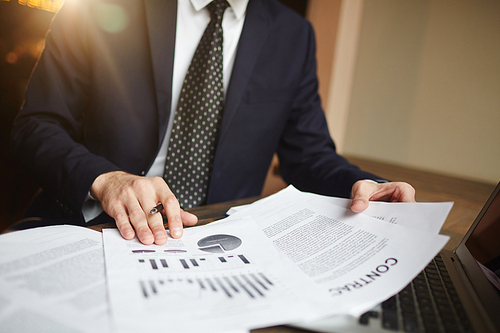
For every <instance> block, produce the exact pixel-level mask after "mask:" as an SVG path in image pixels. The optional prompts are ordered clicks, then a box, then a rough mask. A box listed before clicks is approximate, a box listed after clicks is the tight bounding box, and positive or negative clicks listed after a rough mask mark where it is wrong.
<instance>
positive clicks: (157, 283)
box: [139, 272, 275, 300]
mask: <svg viewBox="0 0 500 333" xmlns="http://www.w3.org/2000/svg"><path fill="white" fill-rule="evenodd" d="M274 286H275V284H274V283H273V281H272V279H271V278H269V277H268V276H266V275H265V274H264V273H262V272H238V273H234V272H233V273H231V274H199V275H198V274H192V275H186V276H175V277H160V278H155V279H149V280H145V279H141V280H140V281H139V287H140V289H141V293H142V295H143V297H144V298H145V299H148V298H155V297H156V298H158V297H169V298H173V297H175V296H177V297H183V298H190V299H198V300H202V299H205V298H209V299H213V298H214V297H218V298H224V299H227V300H231V299H241V298H244V299H249V300H257V299H262V298H265V297H266V296H268V294H269V293H270V292H272V290H273V287H274Z"/></svg>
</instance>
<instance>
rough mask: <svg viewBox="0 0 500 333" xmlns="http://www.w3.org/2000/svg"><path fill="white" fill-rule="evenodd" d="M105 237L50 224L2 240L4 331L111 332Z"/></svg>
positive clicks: (0, 323) (0, 322)
mask: <svg viewBox="0 0 500 333" xmlns="http://www.w3.org/2000/svg"><path fill="white" fill-rule="evenodd" d="M108 318H109V316H108V305H107V299H106V283H105V274H104V257H103V251H102V237H101V233H99V232H97V231H93V230H90V229H87V228H82V227H76V226H69V225H63V226H50V227H43V228H35V229H29V230H24V231H16V232H11V233H8V234H4V235H1V236H0V331H1V332H110V327H109V320H108Z"/></svg>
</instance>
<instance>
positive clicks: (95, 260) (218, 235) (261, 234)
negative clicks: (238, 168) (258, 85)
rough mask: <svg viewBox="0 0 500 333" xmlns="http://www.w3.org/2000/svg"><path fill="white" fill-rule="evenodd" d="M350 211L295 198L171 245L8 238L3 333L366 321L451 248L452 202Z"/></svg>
mask: <svg viewBox="0 0 500 333" xmlns="http://www.w3.org/2000/svg"><path fill="white" fill-rule="evenodd" d="M349 205H350V201H349V200H345V199H338V198H331V197H324V196H318V195H314V194H310V193H303V192H300V191H298V190H296V189H295V188H293V187H289V188H287V189H285V190H283V191H281V192H279V193H277V194H275V195H273V196H270V197H267V198H265V199H262V200H259V201H257V202H255V203H254V204H251V205H248V206H241V207H234V208H233V209H231V210H230V211H229V212H228V214H230V216H229V217H228V218H226V219H224V220H221V221H218V222H214V223H211V224H209V225H206V226H200V227H193V228H188V229H186V230H185V231H184V236H183V237H182V239H180V240H175V239H172V238H169V239H168V241H167V243H166V244H165V245H162V246H158V245H149V246H145V245H143V244H141V243H139V242H138V241H137V240H135V239H134V240H130V241H127V240H124V239H123V238H122V237H121V236H120V235H119V233H118V231H117V230H116V229H107V230H104V231H103V234H102V238H101V235H100V234H99V233H97V232H94V231H91V230H88V229H85V228H80V227H73V226H54V227H46V228H38V229H32V230H26V231H21V232H14V233H10V234H6V235H2V236H1V237H0V327H1V328H2V329H1V331H2V332H14V331H16V332H18V331H30V332H42V331H47V328H50V329H49V331H54V332H57V331H59V332H137V331H146V330H162V331H169V332H199V331H203V332H242V331H248V330H249V329H252V328H257V327H263V326H270V325H279V324H286V323H296V322H304V321H310V320H317V319H318V318H323V317H326V316H332V315H339V314H351V315H359V314H361V313H363V312H365V311H366V310H368V309H370V308H371V307H373V306H374V305H376V304H377V303H379V302H381V301H383V300H385V299H387V298H388V297H390V296H392V295H393V294H395V293H397V292H399V291H400V290H401V289H402V288H404V287H405V286H406V284H408V282H409V281H410V280H412V279H413V278H414V277H415V276H416V275H417V274H418V273H419V272H420V271H421V270H422V269H423V268H424V267H425V266H426V264H427V263H428V262H429V261H430V260H431V259H432V258H433V257H434V256H435V255H436V254H437V253H438V252H439V250H440V249H441V248H442V247H443V246H444V245H445V243H446V241H447V239H448V238H447V237H446V236H442V235H438V234H437V233H438V231H439V230H440V228H441V226H442V224H443V223H444V220H445V219H446V216H447V214H448V212H449V210H450V209H451V203H418V204H411V203H409V204H405V203H399V204H396V203H390V204H387V203H375V202H372V203H370V207H369V208H368V209H367V210H366V211H365V212H364V213H361V214H354V213H352V212H351V211H350V210H349ZM103 249H104V257H105V260H104V261H103ZM104 267H105V270H106V277H105V276H104ZM105 282H106V285H107V295H108V298H107V299H106V288H105ZM108 304H109V310H108ZM108 311H109V312H108Z"/></svg>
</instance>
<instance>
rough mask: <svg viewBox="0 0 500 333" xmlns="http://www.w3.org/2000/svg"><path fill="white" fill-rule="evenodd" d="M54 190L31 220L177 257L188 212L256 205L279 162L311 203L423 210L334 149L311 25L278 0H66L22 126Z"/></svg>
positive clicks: (32, 160)
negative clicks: (155, 247)
mask: <svg viewBox="0 0 500 333" xmlns="http://www.w3.org/2000/svg"><path fill="white" fill-rule="evenodd" d="M13 147H14V152H15V154H16V156H17V159H18V160H19V162H20V164H21V165H22V166H23V167H24V168H25V169H26V170H27V171H28V172H29V173H30V174H31V175H32V176H33V178H34V179H35V180H36V181H38V183H39V184H40V186H41V187H42V188H43V193H42V194H41V195H40V196H38V197H37V198H36V199H35V202H34V203H33V205H32V207H31V208H30V209H29V210H28V213H27V214H28V215H31V216H40V217H42V218H45V219H48V220H53V221H64V222H65V223H68V222H69V223H73V224H78V225H91V224H97V223H103V222H109V221H112V220H114V221H115V222H116V225H117V227H118V229H119V230H120V233H121V234H122V236H123V237H124V238H126V239H131V238H133V237H134V236H135V235H137V237H138V239H139V240H140V241H141V242H143V243H144V244H152V243H156V244H164V243H165V242H166V240H167V234H166V231H165V229H164V227H163V219H162V217H161V214H158V213H154V211H153V212H152V211H151V210H152V209H153V207H155V206H157V205H158V204H162V205H163V207H164V209H163V210H162V212H161V213H162V214H164V215H166V217H167V219H168V228H169V230H170V233H171V235H172V237H174V238H178V237H181V235H182V228H183V225H184V226H189V225H194V224H196V222H197V218H196V217H195V216H194V215H192V214H189V213H187V212H185V211H184V210H183V209H182V208H189V207H193V206H198V205H203V204H210V203H215V202H221V201H226V200H232V199H238V198H244V197H248V196H254V195H258V194H259V193H260V192H261V190H262V186H263V183H264V180H265V177H266V173H267V169H268V167H269V164H270V161H271V158H272V156H273V154H274V153H275V152H277V154H278V157H279V161H280V171H281V174H282V176H283V179H284V180H285V181H286V182H287V183H290V184H293V185H294V186H296V187H297V188H298V189H300V190H304V191H311V192H315V193H320V194H326V195H334V196H341V197H352V198H353V205H352V210H353V211H355V212H359V211H362V210H363V209H365V208H366V207H367V206H368V201H369V200H385V201H414V200H415V199H414V197H415V195H414V190H413V188H412V187H411V186H410V185H409V184H406V183H393V182H386V181H384V180H383V179H380V178H379V177H377V176H375V175H373V174H370V173H368V172H365V171H362V170H360V169H359V168H357V167H356V166H354V165H351V164H350V163H348V162H347V161H346V160H345V159H344V158H343V157H341V156H339V155H338V154H337V153H336V151H335V145H334V143H333V141H332V140H331V138H330V135H329V133H328V128H327V125H326V121H325V117H324V113H323V110H322V109H321V104H320V99H319V95H318V82H317V77H316V60H315V41H314V33H313V30H312V27H311V26H310V24H309V23H308V22H307V21H305V20H304V19H303V18H301V17H300V16H299V15H297V14H295V13H294V12H293V11H291V10H290V9H288V8H287V7H285V6H283V5H281V4H280V3H278V2H277V1H274V0H228V1H227V2H226V1H224V0H215V1H213V2H212V1H210V0H179V1H174V0H154V1H153V0H120V1H117V0H108V1H105V0H67V1H66V3H65V5H64V6H63V8H62V9H61V11H60V12H59V13H58V14H57V15H56V16H55V18H54V20H53V22H52V25H51V29H50V31H49V33H48V34H47V38H46V46H45V50H44V52H43V54H42V55H41V57H40V59H39V61H38V64H37V66H36V68H35V70H34V72H33V74H32V77H31V79H30V83H29V85H28V88H27V91H26V98H25V103H24V105H23V108H22V110H21V111H20V113H19V116H18V117H17V119H16V121H15V124H14V127H13Z"/></svg>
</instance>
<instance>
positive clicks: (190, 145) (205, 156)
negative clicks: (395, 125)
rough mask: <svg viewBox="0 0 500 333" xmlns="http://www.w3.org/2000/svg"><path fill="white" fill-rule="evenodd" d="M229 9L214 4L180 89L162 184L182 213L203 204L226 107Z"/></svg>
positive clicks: (219, 0) (219, 2) (221, 0)
mask: <svg viewBox="0 0 500 333" xmlns="http://www.w3.org/2000/svg"><path fill="white" fill-rule="evenodd" d="M228 6H229V4H228V3H227V1H226V0H214V1H212V2H211V3H210V4H209V5H208V6H207V9H208V10H209V12H210V22H209V23H208V25H207V28H206V29H205V32H204V33H203V36H202V37H201V40H200V43H199V44H198V47H197V49H196V51H195V53H194V56H193V59H192V60H191V64H190V65H189V68H188V71H187V73H186V77H185V79H184V82H183V84H182V90H181V93H180V96H179V103H178V105H177V111H176V115H175V117H174V123H173V127H172V133H171V134H170V141H169V145H168V151H167V160H166V163H165V173H164V179H165V181H166V182H167V184H168V185H169V187H170V189H171V190H172V192H173V193H174V194H175V195H176V197H177V199H178V200H179V204H180V205H181V207H183V208H191V207H195V206H198V205H200V204H202V203H203V202H204V200H205V197H206V194H207V189H208V182H209V180H210V173H211V169H212V164H213V158H214V154H215V146H216V142H217V137H218V131H219V127H220V121H221V118H222V109H223V107H224V87H223V82H222V73H223V72H222V41H223V37H222V25H221V24H222V17H223V15H224V11H225V10H226V8H227V7H228Z"/></svg>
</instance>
